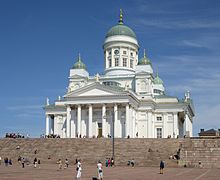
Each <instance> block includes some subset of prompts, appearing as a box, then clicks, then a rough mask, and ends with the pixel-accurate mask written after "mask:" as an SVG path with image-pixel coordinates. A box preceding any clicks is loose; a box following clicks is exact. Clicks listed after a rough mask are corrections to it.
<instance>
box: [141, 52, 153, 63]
mask: <svg viewBox="0 0 220 180" xmlns="http://www.w3.org/2000/svg"><path fill="white" fill-rule="evenodd" d="M138 65H152V64H151V61H150V59H148V58H147V56H146V53H145V50H144V57H142V58H141V59H140V60H139V61H138Z"/></svg>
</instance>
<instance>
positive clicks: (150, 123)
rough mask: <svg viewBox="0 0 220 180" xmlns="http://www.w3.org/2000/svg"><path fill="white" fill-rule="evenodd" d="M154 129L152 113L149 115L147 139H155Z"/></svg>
mask: <svg viewBox="0 0 220 180" xmlns="http://www.w3.org/2000/svg"><path fill="white" fill-rule="evenodd" d="M153 132H154V130H153V127H152V112H150V111H149V112H148V113H147V137H148V138H152V137H153V135H152V134H153Z"/></svg>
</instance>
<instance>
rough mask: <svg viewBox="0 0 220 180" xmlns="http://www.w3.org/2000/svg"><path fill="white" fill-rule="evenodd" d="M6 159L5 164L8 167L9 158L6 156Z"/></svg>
mask: <svg viewBox="0 0 220 180" xmlns="http://www.w3.org/2000/svg"><path fill="white" fill-rule="evenodd" d="M4 161H5V166H6V167H7V166H8V158H7V157H6V158H5V159H4Z"/></svg>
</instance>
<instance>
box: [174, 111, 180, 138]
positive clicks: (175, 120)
mask: <svg viewBox="0 0 220 180" xmlns="http://www.w3.org/2000/svg"><path fill="white" fill-rule="evenodd" d="M178 135H179V123H178V116H177V112H175V113H173V138H176V137H177V136H178Z"/></svg>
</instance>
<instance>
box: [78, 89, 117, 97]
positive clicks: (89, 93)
mask: <svg viewBox="0 0 220 180" xmlns="http://www.w3.org/2000/svg"><path fill="white" fill-rule="evenodd" d="M97 95H99V96H103V95H114V94H113V93H110V92H107V91H104V90H101V89H97V88H95V89H91V90H89V91H87V92H84V93H82V94H79V95H78V96H97Z"/></svg>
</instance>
